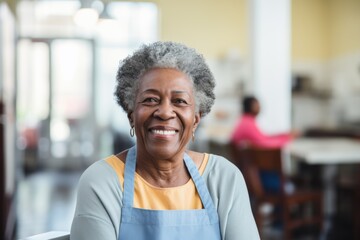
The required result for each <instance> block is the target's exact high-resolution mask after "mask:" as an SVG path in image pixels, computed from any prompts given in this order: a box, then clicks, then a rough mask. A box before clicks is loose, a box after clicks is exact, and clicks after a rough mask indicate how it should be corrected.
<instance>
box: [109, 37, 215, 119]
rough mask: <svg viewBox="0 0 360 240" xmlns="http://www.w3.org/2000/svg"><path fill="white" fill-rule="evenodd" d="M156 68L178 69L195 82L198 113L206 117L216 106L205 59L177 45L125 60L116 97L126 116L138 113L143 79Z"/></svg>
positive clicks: (144, 50)
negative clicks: (139, 93) (213, 106)
mask: <svg viewBox="0 0 360 240" xmlns="http://www.w3.org/2000/svg"><path fill="white" fill-rule="evenodd" d="M152 68H174V69H177V70H179V71H181V72H183V73H184V74H186V75H187V76H188V77H189V78H190V79H191V80H192V82H193V86H194V93H195V99H196V110H197V111H199V112H200V113H201V116H202V117H204V116H205V115H206V114H208V113H209V112H210V110H211V107H212V105H213V104H214V100H215V94H214V87H215V80H214V77H213V75H212V73H211V71H210V69H209V67H208V66H207V64H206V63H205V59H204V58H203V56H202V55H200V54H198V53H197V52H196V51H195V49H192V48H189V47H187V46H185V45H183V44H180V43H175V42H155V43H152V44H149V45H143V46H142V47H141V48H140V49H139V50H137V51H135V52H134V53H133V54H132V55H130V56H128V57H127V58H125V59H124V60H123V61H122V62H121V64H120V66H119V69H118V71H117V75H116V81H117V85H116V89H115V93H114V94H115V97H116V101H117V103H118V104H119V105H120V106H121V107H122V108H123V109H124V111H125V112H127V113H128V112H130V111H132V110H133V109H134V106H135V98H136V94H137V91H138V88H139V79H140V77H141V76H142V75H143V74H144V73H145V72H146V71H148V70H150V69H152Z"/></svg>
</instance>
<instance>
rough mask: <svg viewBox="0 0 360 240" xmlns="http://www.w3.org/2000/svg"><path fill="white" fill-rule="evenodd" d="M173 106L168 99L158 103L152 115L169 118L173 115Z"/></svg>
mask: <svg viewBox="0 0 360 240" xmlns="http://www.w3.org/2000/svg"><path fill="white" fill-rule="evenodd" d="M175 115H176V114H175V112H174V108H173V106H172V104H171V102H169V101H163V102H161V103H160V104H159V105H158V108H157V109H156V111H155V113H154V116H155V117H158V118H161V119H164V120H166V119H169V118H173V117H175Z"/></svg>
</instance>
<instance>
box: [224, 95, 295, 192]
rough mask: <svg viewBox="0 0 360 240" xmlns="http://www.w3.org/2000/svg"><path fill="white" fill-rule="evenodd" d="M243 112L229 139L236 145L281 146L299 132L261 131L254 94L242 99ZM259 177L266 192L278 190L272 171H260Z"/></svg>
mask: <svg viewBox="0 0 360 240" xmlns="http://www.w3.org/2000/svg"><path fill="white" fill-rule="evenodd" d="M242 104H243V114H242V116H241V117H240V118H239V119H238V120H237V122H236V124H235V128H234V131H233V133H232V135H231V139H230V141H231V142H232V143H235V144H237V145H243V146H255V147H260V148H282V147H283V146H284V145H285V144H287V143H288V142H290V141H291V140H292V139H293V138H295V137H297V136H298V135H299V134H298V133H297V132H290V133H285V134H279V135H267V134H265V133H263V132H262V131H261V130H260V129H259V127H258V125H257V123H256V116H257V115H258V114H259V112H260V104H259V101H258V100H257V99H256V98H255V97H254V96H247V97H245V98H244V99H243V102H242ZM260 178H261V181H262V183H263V186H264V189H265V191H267V192H278V191H279V189H280V178H279V176H278V174H277V173H274V172H272V171H262V172H260Z"/></svg>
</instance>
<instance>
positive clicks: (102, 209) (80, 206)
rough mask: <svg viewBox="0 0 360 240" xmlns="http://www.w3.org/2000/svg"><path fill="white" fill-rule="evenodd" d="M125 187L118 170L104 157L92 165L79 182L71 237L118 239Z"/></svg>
mask: <svg viewBox="0 0 360 240" xmlns="http://www.w3.org/2000/svg"><path fill="white" fill-rule="evenodd" d="M121 199H122V191H121V188H120V184H119V182H118V178H117V176H116V173H115V172H114V171H113V170H112V169H111V167H110V166H109V165H107V163H106V162H105V161H99V162H96V163H95V164H93V165H91V166H90V167H89V168H88V169H87V170H86V171H85V172H84V173H83V175H82V176H81V178H80V181H79V185H78V195H77V203H76V210H75V215H74V219H73V223H72V226H71V233H70V239H71V240H82V239H84V240H85V239H86V240H98V239H106V240H116V239H117V236H118V230H119V224H120V216H121Z"/></svg>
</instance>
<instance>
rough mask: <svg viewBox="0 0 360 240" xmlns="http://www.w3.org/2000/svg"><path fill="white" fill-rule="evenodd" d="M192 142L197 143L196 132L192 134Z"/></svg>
mask: <svg viewBox="0 0 360 240" xmlns="http://www.w3.org/2000/svg"><path fill="white" fill-rule="evenodd" d="M191 139H192V142H195V132H193V133H192V138H191Z"/></svg>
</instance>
